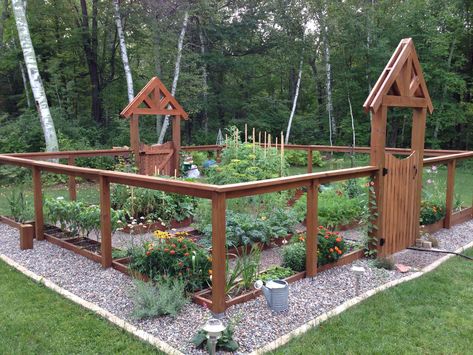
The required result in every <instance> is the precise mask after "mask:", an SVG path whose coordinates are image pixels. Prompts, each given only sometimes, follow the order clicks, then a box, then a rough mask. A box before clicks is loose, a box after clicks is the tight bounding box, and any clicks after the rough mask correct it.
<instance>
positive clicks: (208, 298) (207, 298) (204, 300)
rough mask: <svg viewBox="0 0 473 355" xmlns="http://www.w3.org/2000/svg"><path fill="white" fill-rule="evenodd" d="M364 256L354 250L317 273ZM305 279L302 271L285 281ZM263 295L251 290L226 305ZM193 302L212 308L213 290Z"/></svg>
mask: <svg viewBox="0 0 473 355" xmlns="http://www.w3.org/2000/svg"><path fill="white" fill-rule="evenodd" d="M363 256H364V250H363V249H358V250H354V251H352V252H349V253H347V254H345V255H343V256H342V257H341V258H340V259H338V260H337V261H336V262H334V263H330V264H326V265H322V266H319V267H318V268H317V272H323V271H326V270H329V269H332V268H334V267H337V266H342V265H346V264H349V263H351V262H353V261H355V260H357V259H361V258H362V257H363ZM263 272H264V271H263ZM304 277H305V271H302V272H298V273H295V274H294V275H291V276H289V277H287V278H285V279H284V280H285V281H287V282H288V283H293V282H296V281H299V280H301V279H303V278H304ZM261 293H262V291H261V290H249V291H247V292H245V293H243V294H241V295H238V296H236V297H233V298H228V299H227V300H225V304H226V306H227V307H230V306H233V305H236V304H239V303H243V302H247V301H249V300H252V299H254V298H256V297H258V296H260V295H261ZM192 300H193V301H194V302H195V303H197V304H199V305H201V306H206V307H211V306H212V289H210V288H208V289H205V290H202V291H199V292H196V293H195V294H194V295H193V296H192Z"/></svg>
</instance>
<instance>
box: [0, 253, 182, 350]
mask: <svg viewBox="0 0 473 355" xmlns="http://www.w3.org/2000/svg"><path fill="white" fill-rule="evenodd" d="M0 259H1V260H2V261H4V262H5V263H6V264H8V265H9V266H11V267H13V268H14V269H16V270H17V271H19V272H21V273H22V274H23V275H25V276H27V277H29V278H30V279H32V280H33V281H35V282H37V283H39V284H42V285H44V286H46V287H47V288H49V289H51V290H53V291H55V292H57V293H59V294H60V295H61V296H63V297H64V298H67V299H68V300H70V301H72V302H74V303H76V304H78V305H80V306H82V307H84V308H86V309H88V310H90V311H92V312H93V313H95V314H97V315H99V316H101V317H102V318H105V319H106V320H108V321H109V322H110V323H112V324H114V325H116V326H118V327H120V328H122V329H123V330H125V331H127V332H129V333H131V334H133V335H134V336H135V337H137V338H139V339H141V340H143V341H145V342H147V343H149V344H151V345H153V346H155V347H156V348H158V349H159V350H161V351H163V352H165V353H166V354H170V355H184V353H182V352H180V351H179V350H177V349H175V348H173V347H172V346H170V345H169V344H168V343H165V342H164V341H162V340H159V339H158V338H156V337H155V336H153V335H151V334H149V333H147V332H145V331H143V330H140V329H138V327H135V326H134V325H133V324H130V323H128V322H127V321H126V320H124V319H121V318H119V317H117V316H115V315H113V314H112V313H110V312H109V311H107V310H105V309H103V308H102V307H100V306H97V305H96V304H94V303H92V302H89V301H86V300H84V299H83V298H81V297H79V296H77V295H75V294H73V293H72V292H70V291H67V290H66V289H64V288H62V287H60V286H58V285H57V284H55V283H54V282H52V281H50V280H48V279H47V278H44V277H42V276H39V275H37V274H35V273H34V272H32V271H30V270H28V269H27V268H25V267H24V266H22V265H20V264H18V263H17V262H16V261H14V260H12V259H10V258H9V257H8V256H6V255H4V254H0Z"/></svg>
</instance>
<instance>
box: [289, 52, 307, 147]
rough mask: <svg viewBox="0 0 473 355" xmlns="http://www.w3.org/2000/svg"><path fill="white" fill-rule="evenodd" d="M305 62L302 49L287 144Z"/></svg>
mask: <svg viewBox="0 0 473 355" xmlns="http://www.w3.org/2000/svg"><path fill="white" fill-rule="evenodd" d="M303 62H304V51H302V55H301V62H300V63H299V74H298V75H297V83H296V90H295V93H294V100H293V101H292V110H291V115H290V116H289V122H288V124H287V131H286V144H288V143H289V135H290V134H291V126H292V119H293V118H294V114H295V113H296V106H297V98H298V97H299V89H300V87H301V77H302V65H303Z"/></svg>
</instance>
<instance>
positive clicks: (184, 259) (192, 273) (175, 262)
mask: <svg viewBox="0 0 473 355" xmlns="http://www.w3.org/2000/svg"><path fill="white" fill-rule="evenodd" d="M154 236H155V238H156V240H153V241H150V242H145V243H144V244H143V248H142V249H141V252H140V253H135V255H133V258H132V262H131V264H130V267H131V268H132V270H135V271H138V272H140V273H142V274H145V275H147V276H149V277H150V278H152V279H154V278H159V277H164V278H179V279H183V280H185V281H186V282H187V289H188V290H191V291H194V290H197V289H201V288H203V287H205V286H206V285H207V283H208V282H209V280H210V275H211V273H212V272H211V267H212V263H211V262H212V258H211V256H210V255H209V253H208V252H207V250H205V249H203V248H201V247H199V246H198V245H197V244H196V243H195V239H194V238H192V237H190V236H189V235H188V234H187V233H184V232H181V233H176V234H170V233H168V232H162V231H156V232H154Z"/></svg>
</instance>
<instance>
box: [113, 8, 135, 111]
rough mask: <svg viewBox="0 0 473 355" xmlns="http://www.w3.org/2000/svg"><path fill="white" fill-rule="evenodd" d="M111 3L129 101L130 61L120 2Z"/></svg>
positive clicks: (130, 83)
mask: <svg viewBox="0 0 473 355" xmlns="http://www.w3.org/2000/svg"><path fill="white" fill-rule="evenodd" d="M113 3H114V5H115V22H116V23H117V33H118V39H119V41H120V52H121V55H122V62H123V69H124V70H125V77H126V87H127V93H128V101H129V102H130V101H132V100H133V98H134V97H135V94H134V92H133V77H132V75H131V69H130V63H129V62H128V53H127V51H126V44H125V34H124V33H123V27H122V18H121V16H120V4H119V3H118V0H114V1H113Z"/></svg>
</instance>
